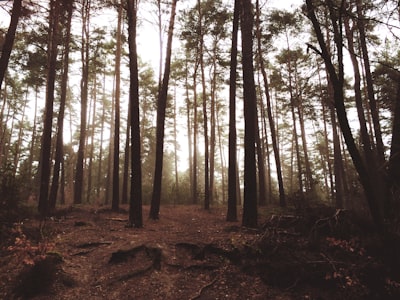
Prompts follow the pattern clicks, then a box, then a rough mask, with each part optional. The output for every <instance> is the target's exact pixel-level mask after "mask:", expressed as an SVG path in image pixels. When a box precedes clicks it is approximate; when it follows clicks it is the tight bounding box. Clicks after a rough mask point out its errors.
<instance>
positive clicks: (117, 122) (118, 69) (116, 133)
mask: <svg viewBox="0 0 400 300" xmlns="http://www.w3.org/2000/svg"><path fill="white" fill-rule="evenodd" d="M121 31H122V3H118V22H117V35H116V40H117V44H116V51H115V116H114V118H115V120H114V122H115V126H114V156H113V157H114V162H113V196H112V205H111V209H112V210H113V211H118V209H119V144H120V137H119V128H120V97H121V51H122V41H121V36H122V35H121Z"/></svg>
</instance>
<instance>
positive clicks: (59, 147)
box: [49, 0, 73, 210]
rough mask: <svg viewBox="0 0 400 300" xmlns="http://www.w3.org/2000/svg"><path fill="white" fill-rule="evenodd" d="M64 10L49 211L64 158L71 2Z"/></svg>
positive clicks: (55, 194)
mask: <svg viewBox="0 0 400 300" xmlns="http://www.w3.org/2000/svg"><path fill="white" fill-rule="evenodd" d="M64 3H65V4H64V5H65V6H66V7H65V9H66V10H67V22H66V25H65V26H66V30H67V31H66V34H65V40H64V57H63V58H64V59H63V73H62V79H61V95H60V109H59V112H58V116H57V140H56V153H55V158H54V170H53V180H52V184H51V190H50V197H49V203H50V210H54V209H55V207H56V200H57V194H58V185H59V177H60V170H61V167H62V163H63V156H64V151H63V148H64V138H63V137H64V116H65V103H66V99H67V85H68V70H69V49H70V41H71V20H72V12H73V3H72V0H69V1H65V2H64Z"/></svg>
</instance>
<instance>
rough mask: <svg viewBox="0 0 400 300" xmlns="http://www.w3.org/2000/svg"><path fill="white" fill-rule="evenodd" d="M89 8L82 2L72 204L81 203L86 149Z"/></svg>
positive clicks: (86, 2) (88, 3) (86, 0)
mask: <svg viewBox="0 0 400 300" xmlns="http://www.w3.org/2000/svg"><path fill="white" fill-rule="evenodd" d="M90 6H91V0H82V4H81V16H82V31H81V41H82V48H81V63H82V77H81V82H80V88H81V123H80V134H79V148H78V155H77V160H76V172H75V185H74V203H75V204H80V203H82V194H83V186H84V176H83V172H84V158H85V148H86V131H87V128H86V126H87V109H88V90H89V87H88V84H89V62H90V58H89V47H90V28H89V24H90Z"/></svg>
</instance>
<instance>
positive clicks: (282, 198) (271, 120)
mask: <svg viewBox="0 0 400 300" xmlns="http://www.w3.org/2000/svg"><path fill="white" fill-rule="evenodd" d="M256 3H257V4H256V5H257V23H256V25H257V30H256V33H257V49H258V53H259V63H260V69H261V73H262V76H263V80H264V89H265V97H266V100H267V113H268V121H269V126H270V131H271V140H272V148H273V151H274V157H275V165H276V173H277V177H278V187H279V204H280V206H282V207H284V206H286V199H285V189H284V186H283V176H282V166H281V158H280V153H279V147H278V137H277V134H276V132H277V131H276V129H275V128H276V127H275V121H274V118H273V115H272V105H271V97H270V94H269V93H270V91H269V84H268V78H267V72H266V71H265V67H264V60H263V58H262V47H261V28H260V20H259V5H258V1H257V2H256Z"/></svg>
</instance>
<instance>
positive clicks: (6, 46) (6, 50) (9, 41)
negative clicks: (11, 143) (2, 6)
mask: <svg viewBox="0 0 400 300" xmlns="http://www.w3.org/2000/svg"><path fill="white" fill-rule="evenodd" d="M21 12H22V0H15V1H14V4H13V8H12V12H11V20H10V26H9V27H8V31H7V34H6V36H5V38H4V42H3V48H2V51H1V56H0V91H1V88H2V85H3V80H4V75H5V74H6V71H7V66H8V61H9V59H10V55H11V50H12V48H13V45H14V39H15V32H16V30H17V26H18V21H19V18H20V16H21ZM3 108H4V106H3ZM1 129H2V124H1V122H0V132H1ZM2 153H3V149H2V143H0V166H1V164H2V157H3V154H2Z"/></svg>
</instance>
